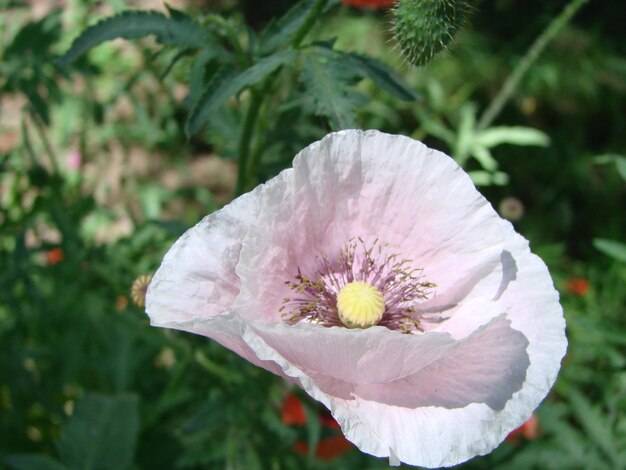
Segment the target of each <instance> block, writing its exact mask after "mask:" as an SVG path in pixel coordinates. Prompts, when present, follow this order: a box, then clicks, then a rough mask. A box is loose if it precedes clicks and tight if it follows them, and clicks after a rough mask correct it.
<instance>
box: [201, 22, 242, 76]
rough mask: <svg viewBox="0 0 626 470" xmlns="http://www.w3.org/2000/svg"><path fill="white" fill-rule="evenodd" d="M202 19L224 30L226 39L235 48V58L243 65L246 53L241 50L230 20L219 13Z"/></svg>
mask: <svg viewBox="0 0 626 470" xmlns="http://www.w3.org/2000/svg"><path fill="white" fill-rule="evenodd" d="M204 20H205V22H206V23H215V24H216V25H218V26H221V27H222V28H224V31H225V33H226V36H227V37H228V40H229V41H230V43H231V44H232V45H233V47H234V48H235V53H236V55H237V60H238V61H239V63H240V64H241V65H244V66H245V65H246V64H247V62H248V56H247V55H246V52H245V51H244V50H243V47H242V46H241V42H240V41H239V37H238V36H237V31H236V30H235V28H234V27H233V25H232V24H231V23H230V21H228V20H227V19H225V18H224V17H222V16H220V15H207V16H206V17H205V18H204Z"/></svg>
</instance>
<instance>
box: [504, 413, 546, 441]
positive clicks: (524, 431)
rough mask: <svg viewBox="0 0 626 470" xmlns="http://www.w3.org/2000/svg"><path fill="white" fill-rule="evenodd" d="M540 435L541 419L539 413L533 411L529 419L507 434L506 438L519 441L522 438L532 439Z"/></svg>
mask: <svg viewBox="0 0 626 470" xmlns="http://www.w3.org/2000/svg"><path fill="white" fill-rule="evenodd" d="M538 435H539V419H537V415H536V414H535V413H533V414H532V415H531V416H530V418H529V419H528V421H526V422H525V423H524V424H522V425H521V426H520V427H519V428H517V429H515V430H513V431H511V432H510V433H509V435H508V436H506V440H507V441H509V442H511V443H517V442H519V441H520V439H525V440H527V441H532V440H533V439H537V436H538Z"/></svg>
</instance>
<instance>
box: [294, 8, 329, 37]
mask: <svg viewBox="0 0 626 470" xmlns="http://www.w3.org/2000/svg"><path fill="white" fill-rule="evenodd" d="M327 4H328V0H317V2H315V5H313V8H311V11H310V12H309V14H308V16H307V17H306V19H305V20H304V23H302V26H300V29H299V30H298V31H297V32H296V34H295V35H294V37H293V42H292V45H293V47H298V46H299V45H300V43H301V42H302V40H303V39H304V37H305V36H306V35H307V33H308V32H309V31H310V30H311V28H312V27H313V25H314V24H315V22H316V21H317V19H318V18H319V17H320V15H321V14H322V12H323V11H324V8H326V5H327Z"/></svg>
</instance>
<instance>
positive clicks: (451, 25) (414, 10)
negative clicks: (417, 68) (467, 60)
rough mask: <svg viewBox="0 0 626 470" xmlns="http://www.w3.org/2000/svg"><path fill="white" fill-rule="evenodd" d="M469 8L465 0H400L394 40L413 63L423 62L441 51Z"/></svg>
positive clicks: (396, 11) (426, 61) (462, 22)
mask: <svg viewBox="0 0 626 470" xmlns="http://www.w3.org/2000/svg"><path fill="white" fill-rule="evenodd" d="M470 11H471V6H470V4H469V2H467V1H466V0H400V1H399V2H398V5H397V7H396V9H395V13H394V15H395V18H394V29H395V36H396V40H397V41H398V43H399V44H400V48H401V49H402V52H403V53H404V55H405V56H406V57H407V58H408V59H409V61H411V63H413V64H414V65H425V64H427V63H428V62H430V61H431V60H432V59H433V57H435V56H436V55H437V54H438V53H439V52H441V51H442V50H444V49H445V48H446V47H447V46H448V45H449V44H450V42H451V41H452V39H453V38H454V36H455V34H456V32H457V31H458V30H459V29H461V28H462V27H463V26H464V24H465V21H466V18H467V16H468V14H469V12H470Z"/></svg>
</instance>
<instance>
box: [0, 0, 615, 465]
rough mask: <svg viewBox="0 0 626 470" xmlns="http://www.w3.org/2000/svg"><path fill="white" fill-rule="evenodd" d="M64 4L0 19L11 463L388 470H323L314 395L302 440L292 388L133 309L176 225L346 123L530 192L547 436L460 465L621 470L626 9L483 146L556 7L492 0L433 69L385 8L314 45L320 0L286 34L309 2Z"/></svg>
mask: <svg viewBox="0 0 626 470" xmlns="http://www.w3.org/2000/svg"><path fill="white" fill-rule="evenodd" d="M31 3H36V2H31ZM61 3H62V4H63V6H64V7H65V8H64V9H63V10H62V11H61V10H56V11H55V10H51V9H50V8H49V5H48V6H47V7H46V5H47V4H48V2H41V4H42V5H43V7H44V10H42V11H40V12H39V14H38V15H35V9H34V7H33V10H31V7H32V5H31V4H30V3H29V4H26V3H25V2H17V1H16V2H0V6H2V8H3V10H2V12H1V13H0V111H1V112H2V114H1V116H2V118H1V119H0V226H1V230H0V267H1V269H0V468H11V469H54V470H58V469H62V468H67V469H70V468H89V469H121V468H150V469H158V468H163V469H169V468H242V469H255V468H258V469H296V468H298V469H299V468H312V469H314V468H370V469H374V468H386V466H387V465H386V462H384V461H381V460H378V459H375V458H372V457H369V456H367V455H362V454H360V453H359V452H357V451H350V452H348V453H346V454H344V455H342V456H341V457H339V458H337V459H336V460H333V461H332V462H329V463H326V462H324V461H321V460H318V459H316V458H315V455H314V450H315V443H317V442H319V441H320V440H321V439H324V438H325V437H328V436H330V435H333V433H334V431H333V430H329V429H327V428H324V427H321V426H320V425H319V423H318V421H317V419H315V417H316V416H317V413H318V412H319V410H318V409H317V405H316V404H315V403H313V402H311V401H308V400H307V399H306V397H304V396H301V398H302V400H303V402H304V405H305V408H306V410H307V414H308V416H309V418H310V419H309V420H308V422H309V425H308V426H305V427H298V426H293V425H286V424H285V423H284V422H283V421H281V404H282V403H283V400H284V397H285V395H286V393H288V391H289V387H288V386H287V385H286V384H285V383H283V382H282V381H281V380H279V379H277V378H275V377H273V376H271V375H270V374H269V373H266V372H265V371H262V370H259V369H257V368H255V367H253V366H251V365H250V364H248V363H247V362H245V361H243V360H242V359H240V358H239V357H237V356H236V355H234V354H233V353H231V352H229V351H227V350H225V349H224V348H222V347H220V346H219V345H217V344H214V343H212V342H208V341H206V340H205V339H203V338H200V337H193V336H192V335H187V334H179V333H177V332H174V331H163V330H159V329H156V328H151V327H149V324H148V320H147V318H146V316H145V314H144V313H143V311H142V309H141V308H140V307H138V306H136V305H134V304H133V303H132V301H131V300H130V288H131V284H132V282H133V280H134V279H135V278H136V277H138V276H140V275H142V274H145V273H150V272H153V271H154V270H155V269H156V267H157V266H158V264H159V262H160V260H161V259H162V256H163V254H164V253H165V251H166V250H167V249H168V247H169V246H170V245H171V243H172V242H173V241H174V240H175V239H176V238H177V237H178V236H179V235H180V234H181V233H182V232H183V231H184V229H185V228H186V227H188V226H189V225H190V224H192V223H195V221H197V220H198V219H199V218H200V217H201V216H203V215H204V214H206V213H208V212H211V211H213V210H215V209H217V208H219V207H220V206H221V205H222V204H224V203H225V202H227V201H228V199H229V198H230V197H231V196H232V193H233V192H234V191H236V190H237V191H239V192H240V190H242V189H244V188H247V187H250V186H251V185H254V184H255V183H256V182H258V181H263V180H266V179H268V178H270V177H272V176H274V175H275V174H276V173H277V172H278V171H280V170H281V169H282V168H285V167H287V166H289V165H290V161H291V158H292V157H293V155H295V153H296V152H297V151H298V150H300V149H301V148H303V147H304V146H305V145H307V144H308V143H310V142H312V141H314V140H317V139H318V138H320V137H321V136H322V135H324V134H325V133H326V132H328V131H329V130H332V129H336V128H342V127H346V126H352V125H356V126H357V127H361V128H378V129H381V130H383V131H388V132H393V133H400V134H406V135H411V136H413V137H416V138H419V139H420V140H424V141H425V142H426V143H427V144H428V145H430V146H432V147H435V148H440V149H442V150H444V151H447V152H449V153H451V154H452V155H453V156H454V157H455V158H456V159H457V160H458V161H459V163H460V164H462V165H463V166H464V167H465V168H466V169H467V170H468V171H470V172H471V173H472V175H473V177H474V179H475V181H476V182H477V183H479V184H482V185H483V186H484V188H483V191H484V193H485V195H486V196H487V197H488V198H489V199H490V200H491V201H492V203H493V204H494V206H496V207H498V206H499V204H500V202H501V201H503V199H504V198H505V197H511V196H512V197H514V198H516V199H517V200H518V201H519V202H521V203H522V214H521V215H520V218H519V220H516V221H515V225H516V228H517V229H518V230H519V231H520V232H521V233H522V234H524V236H526V237H527V238H529V239H530V240H531V243H532V246H533V250H534V251H535V252H537V253H538V254H539V255H540V256H542V258H543V259H544V260H545V261H546V263H547V264H548V265H549V267H550V269H551V272H552V274H553V276H554V279H555V283H556V285H557V288H558V289H559V290H560V291H561V293H562V303H563V306H564V308H565V311H566V318H567V322H568V337H569V340H570V346H569V351H568V355H567V356H566V358H565V361H564V365H563V369H562V372H561V375H560V377H559V380H558V382H557V385H556V386H555V388H554V390H553V392H552V394H551V395H550V396H549V398H548V399H547V400H546V401H545V402H544V404H543V405H542V406H541V407H540V409H539V410H538V412H537V415H538V418H539V425H540V431H539V434H538V435H537V436H535V438H534V439H532V440H523V439H522V440H521V441H518V442H515V443H511V442H507V443H504V444H503V445H502V446H500V448H498V449H497V450H496V451H494V452H493V453H492V454H491V455H489V456H486V457H480V458H476V459H474V460H472V461H470V462H468V463H467V464H465V465H463V466H462V467H463V468H502V469H504V468H507V469H508V468H514V469H533V468H534V469H562V468H572V469H576V468H580V469H590V468H593V469H605V468H606V469H618V468H624V467H626V418H625V416H626V354H625V353H626V316H625V315H624V314H625V313H626V312H625V311H624V309H625V306H626V288H625V286H626V262H625V259H626V258H625V256H626V255H625V253H626V248H625V245H624V240H626V226H625V224H624V209H623V208H624V207H626V185H625V173H624V161H625V160H624V157H623V155H624V153H625V152H626V150H625V149H626V133H624V129H625V128H626V122H625V121H626V115H625V114H624V112H623V110H624V109H626V73H625V72H626V30H624V28H623V22H622V19H623V18H624V15H625V14H626V6H624V5H622V2H619V1H618V0H611V1H606V2H591V3H592V4H593V6H591V5H588V6H587V7H585V8H584V9H583V12H584V14H581V15H580V16H578V17H577V18H576V19H575V20H574V22H573V23H571V24H570V25H568V26H566V27H565V28H563V29H562V31H561V32H560V33H559V34H558V36H557V37H556V38H555V40H554V41H552V42H551V43H550V44H549V45H548V46H547V47H546V49H545V51H544V52H543V53H542V54H541V55H540V57H539V58H538V59H537V60H536V61H535V62H534V63H533V65H532V66H531V67H530V68H529V70H528V73H527V74H526V75H525V77H524V79H523V80H522V81H521V82H520V84H519V86H518V87H517V88H516V89H515V91H514V93H513V95H512V96H511V99H510V100H509V101H508V102H507V103H506V106H505V107H504V109H503V111H502V113H501V114H500V115H499V116H498V117H497V119H496V120H495V121H494V123H493V125H491V126H489V127H487V128H485V129H482V128H480V126H479V124H477V123H479V121H480V116H481V115H482V113H484V111H485V109H487V108H488V106H489V104H490V103H491V102H492V100H493V98H494V97H495V96H496V95H497V94H498V91H499V90H500V89H501V87H502V84H503V83H504V82H505V81H506V79H507V77H508V76H509V75H510V73H511V71H512V70H513V68H514V67H515V66H516V65H517V64H519V63H520V60H522V58H523V57H524V55H525V54H526V52H527V51H528V48H529V47H530V45H531V44H532V42H533V41H534V39H535V38H536V37H537V36H539V35H540V33H541V31H542V30H544V29H545V28H546V26H547V25H548V24H549V23H550V22H551V21H552V19H553V18H555V17H556V16H557V15H558V14H559V13H560V11H561V9H562V7H563V5H562V2H557V1H549V2H545V1H542V2H539V1H535V2H517V1H514V0H504V1H497V2H484V1H483V2H476V7H477V9H476V11H475V12H474V14H473V17H472V24H471V25H470V27H469V28H468V29H466V31H464V32H463V33H462V34H461V36H460V37H458V38H457V40H456V43H457V44H456V46H455V47H454V48H453V49H452V50H451V52H449V53H448V54H447V55H446V56H444V57H442V58H439V59H437V60H435V61H434V62H432V63H431V64H429V65H428V66H427V67H424V68H419V69H413V68H410V67H408V66H406V65H403V59H402V58H401V57H400V56H399V55H398V54H397V52H396V51H395V50H394V48H393V47H392V46H391V45H390V43H389V41H390V38H389V37H388V33H387V31H388V30H389V24H388V21H389V18H388V16H386V15H385V14H384V13H380V12H372V11H359V10H355V9H348V8H345V7H340V6H338V5H337V3H338V2H330V6H332V8H331V9H330V10H328V11H326V13H325V15H324V16H323V20H322V21H321V22H320V23H318V26H317V27H316V28H315V30H314V34H313V36H312V37H308V40H307V41H304V42H298V41H297V40H296V38H298V34H299V33H298V32H299V31H300V28H301V26H302V24H303V22H304V21H305V20H306V12H307V11H309V10H308V9H309V8H311V6H312V5H313V3H314V2H306V1H304V2H301V3H300V4H299V5H298V6H296V7H295V8H294V9H292V10H290V13H287V16H284V17H282V19H281V20H278V21H276V20H274V21H272V18H277V17H279V16H280V15H282V14H284V13H285V12H286V11H288V9H289V8H290V7H292V4H293V3H294V2H289V1H284V2H266V3H267V4H268V5H269V4H270V3H271V5H272V6H271V8H270V7H266V6H264V7H263V8H261V7H257V6H255V5H256V3H257V2H237V1H234V0H233V1H204V2H202V1H197V2H180V3H188V5H187V8H185V11H187V12H188V13H183V12H182V11H179V10H173V9H170V10H169V11H165V10H163V11H160V13H152V14H146V13H138V12H135V13H122V11H123V10H125V9H126V7H133V8H147V7H148V6H150V5H152V4H150V5H148V3H149V2H145V3H144V2H122V1H113V0H110V1H108V2H107V1H103V2H86V1H80V0H72V1H69V0H68V1H66V2H61ZM39 6H41V5H39ZM152 7H154V5H152ZM329 8H330V7H329ZM113 13H116V14H117V16H114V17H113V18H117V19H115V20H106V21H109V22H110V23H108V25H109V26H111V25H112V27H103V26H102V25H103V24H105V23H98V21H100V20H102V19H103V18H105V17H110V15H111V14H113ZM217 15H219V16H217ZM111 22H113V23H111ZM95 24H99V25H101V26H100V29H90V30H87V31H90V32H89V36H83V41H85V42H83V43H74V46H73V47H72V48H71V49H69V50H70V54H69V55H65V56H64V57H65V59H64V60H61V61H59V60H55V59H58V58H59V57H60V56H61V54H63V53H64V52H66V51H67V50H68V48H69V47H70V44H71V43H72V41H73V40H74V39H75V38H76V36H77V35H78V34H79V33H80V32H81V31H83V30H84V28H85V27H87V26H89V25H95ZM95 28H98V26H95ZM116 28H117V29H116ZM137 28H139V29H137ZM141 28H144V29H143V30H141ZM194 31H195V32H194ZM155 33H156V36H155ZM192 33H193V34H192ZM114 37H123V38H141V39H140V40H138V41H133V42H129V41H125V42H119V41H116V42H108V41H107V42H105V40H108V39H112V38H114ZM298 39H299V40H300V41H302V38H298ZM103 42H105V43H104V44H102V45H99V46H98V47H96V48H94V49H92V50H91V51H90V52H88V53H87V50H88V49H90V48H91V47H92V46H95V45H96V44H100V43H103ZM81 44H82V45H81ZM285 44H288V46H285ZM81 47H82V49H80V48H81ZM79 56H82V57H80V58H79ZM70 59H77V60H76V61H73V62H72V61H71V60H70ZM321 77H323V78H324V79H323V80H322V79H321ZM364 78H366V79H365V80H364ZM259 96H261V97H262V98H263V99H259V98H258V97H259ZM255 107H256V108H257V109H256V110H255ZM251 109H252V110H255V113H256V115H255V116H254V117H255V118H256V119H255V120H254V126H253V127H252V128H251V129H248V127H247V124H246V122H247V119H246V117H247V116H250V114H251V113H250V110H251ZM185 131H187V134H188V136H189V137H186V135H185ZM246 133H248V134H249V139H248V141H245V139H242V136H245V135H246ZM242 142H243V143H244V144H242ZM242 145H247V146H248V147H247V148H245V147H244V148H242ZM242 149H243V151H244V152H247V153H248V154H249V162H250V165H249V166H248V167H247V168H246V171H247V172H248V173H247V175H244V176H246V178H247V179H245V181H243V183H242V182H241V179H240V187H238V188H236V187H235V186H236V184H237V183H236V179H237V178H236V172H237V169H236V166H235V165H234V164H233V160H236V158H237V156H241V155H242V153H241V152H242ZM194 178H195V179H194ZM620 208H621V209H620ZM501 211H502V212H503V213H504V212H505V209H504V208H501ZM575 279H578V280H580V279H582V280H583V281H585V282H587V283H588V287H586V288H584V289H582V288H581V287H580V286H581V285H582V286H583V287H584V286H585V285H586V284H585V283H582V284H573V283H572V280H575ZM576 285H579V287H578V288H575V286H576ZM296 442H307V443H309V444H310V445H309V448H310V449H312V450H311V451H310V452H309V453H308V455H301V454H298V453H296V452H294V450H293V447H294V444H295V443H296Z"/></svg>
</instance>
